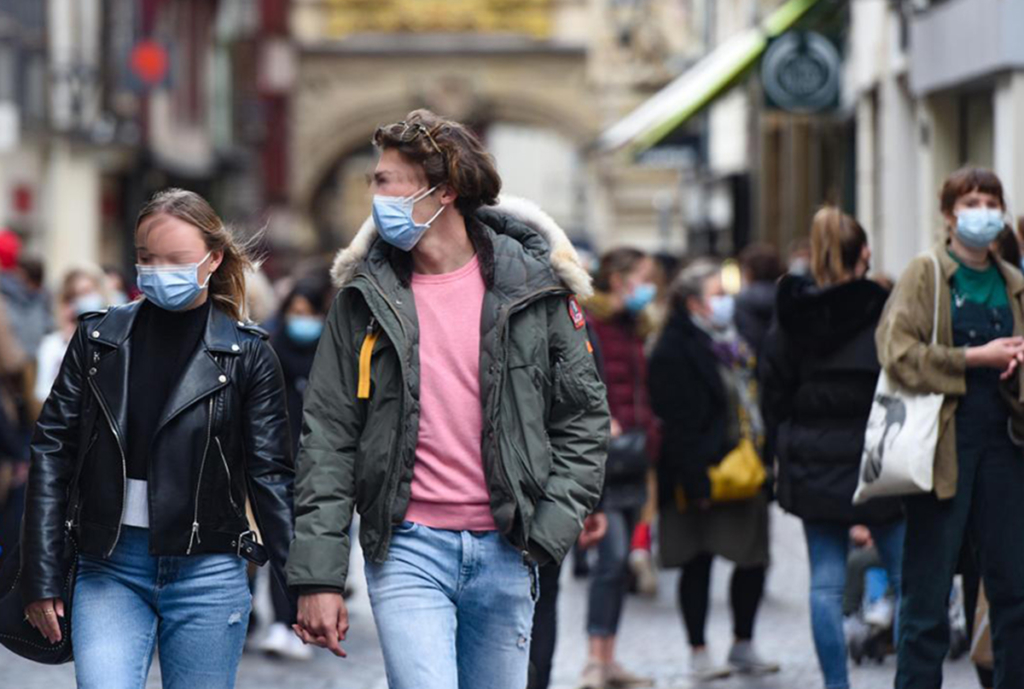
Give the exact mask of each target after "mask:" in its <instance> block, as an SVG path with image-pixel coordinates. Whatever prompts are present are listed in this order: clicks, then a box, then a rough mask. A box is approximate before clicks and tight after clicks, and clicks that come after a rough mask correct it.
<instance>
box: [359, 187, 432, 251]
mask: <svg viewBox="0 0 1024 689" xmlns="http://www.w3.org/2000/svg"><path fill="white" fill-rule="evenodd" d="M438 186H440V185H437V186H433V187H431V188H430V189H427V190H426V191H424V192H422V193H419V194H413V195H412V196H381V195H380V194H374V196H373V222H374V224H376V225H377V232H378V233H379V234H380V238H381V239H383V240H384V241H385V242H387V243H388V244H390V245H391V246H393V247H395V248H397V249H401V250H402V251H412V248H413V247H414V246H416V244H417V243H418V242H419V241H420V239H421V238H422V237H423V234H424V233H425V232H426V231H427V230H428V229H430V225H431V223H433V222H434V221H435V220H437V216H439V215H441V213H442V212H443V211H444V209H445V207H444V206H441V208H440V210H438V211H437V212H436V213H434V217H432V218H431V219H430V220H428V221H427V222H425V223H422V224H421V223H417V222H416V221H415V220H413V219H412V209H413V206H415V205H416V204H417V203H419V202H420V201H422V200H423V199H425V198H427V197H428V196H430V195H431V194H432V193H434V190H435V189H437V187H438Z"/></svg>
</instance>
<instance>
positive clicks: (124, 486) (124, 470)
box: [89, 376, 128, 557]
mask: <svg viewBox="0 0 1024 689" xmlns="http://www.w3.org/2000/svg"><path fill="white" fill-rule="evenodd" d="M89 387H90V388H92V394H94V395H95V396H96V401H97V402H98V403H99V405H100V409H102V410H103V416H104V417H105V418H106V419H107V424H108V425H109V426H110V432H111V433H113V434H114V440H116V441H117V449H118V451H119V452H120V453H121V518H120V519H119V520H118V521H117V534H115V535H114V543H113V545H111V546H110V550H108V551H107V557H110V556H111V555H113V554H114V548H116V547H117V542H118V541H120V540H121V526H122V524H123V523H124V508H125V503H126V498H127V495H128V458H127V457H126V456H125V454H124V445H123V444H122V443H121V434H120V433H118V431H117V424H115V423H114V417H113V416H111V415H110V410H109V409H107V404H106V402H104V401H103V397H102V395H100V391H99V390H98V389H97V387H96V381H95V380H93V378H92V377H91V376H90V378H89Z"/></svg>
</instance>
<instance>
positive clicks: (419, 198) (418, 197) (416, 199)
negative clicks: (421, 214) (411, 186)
mask: <svg viewBox="0 0 1024 689" xmlns="http://www.w3.org/2000/svg"><path fill="white" fill-rule="evenodd" d="M439 186H441V185H440V184H435V185H434V186H432V187H430V188H429V189H427V190H426V191H424V192H422V193H419V194H413V195H412V196H410V197H408V198H410V199H412V202H413V203H419V202H420V201H422V200H423V199H425V198H427V197H428V196H430V195H431V194H433V193H434V192H435V191H437V188H438V187H439Z"/></svg>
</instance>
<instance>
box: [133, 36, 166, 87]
mask: <svg viewBox="0 0 1024 689" xmlns="http://www.w3.org/2000/svg"><path fill="white" fill-rule="evenodd" d="M131 67H132V72H134V73H135V76H137V77H138V78H139V79H140V80H141V81H142V83H144V84H146V85H148V86H153V85H155V84H159V83H160V82H161V81H163V80H164V77H166V76H167V49H166V48H164V47H163V46H162V45H160V44H159V43H157V42H156V41H141V42H140V43H138V44H137V45H136V46H135V47H134V48H133V49H132V55H131Z"/></svg>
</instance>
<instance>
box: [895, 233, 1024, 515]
mask: <svg viewBox="0 0 1024 689" xmlns="http://www.w3.org/2000/svg"><path fill="white" fill-rule="evenodd" d="M933 251H935V252H936V254H937V256H938V258H939V265H941V266H942V281H941V284H940V287H939V289H940V290H941V292H942V293H941V295H940V298H939V331H938V343H937V344H935V345H932V344H931V337H932V313H933V310H934V308H935V273H934V270H933V268H932V266H933V265H934V264H933V263H932V260H931V258H929V257H928V256H927V255H923V256H918V257H917V258H915V259H914V260H913V261H911V263H910V265H909V266H908V267H907V269H906V271H904V273H903V275H902V276H901V277H900V280H899V282H898V283H897V284H896V288H895V289H894V290H893V293H892V295H891V296H890V297H889V301H888V303H887V304H886V307H885V311H884V312H883V313H882V319H881V321H880V322H879V324H878V330H877V331H876V333H875V343H876V344H877V346H878V358H879V361H880V363H881V365H882V367H883V368H884V369H885V371H886V373H888V374H889V375H890V376H891V377H892V378H893V379H894V380H895V381H896V382H897V383H899V384H900V385H902V386H904V387H906V388H907V389H909V390H911V391H914V392H920V393H942V394H944V395H945V396H946V400H945V402H943V404H942V410H941V412H940V419H939V441H938V446H937V448H936V450H935V494H936V496H937V497H938V498H939V499H940V500H948V499H950V498H952V497H953V496H954V495H955V494H956V485H957V458H956V424H955V423H954V417H955V414H956V406H957V403H958V402H959V399H960V396H961V395H964V394H965V393H966V392H967V379H966V373H967V349H966V348H965V347H954V346H953V319H952V294H951V291H950V288H949V281H950V280H951V279H952V277H953V274H954V273H956V271H957V269H958V268H959V267H960V266H959V264H958V263H957V262H956V261H954V260H953V259H952V258H951V257H950V256H949V254H948V253H947V249H946V245H945V244H940V245H938V246H936V247H935V248H934V249H933ZM992 259H993V260H994V261H995V262H996V265H997V266H998V268H999V272H1000V273H1002V275H1003V279H1004V280H1005V281H1006V293H1007V296H1008V297H1009V301H1010V310H1011V311H1012V312H1013V334H1014V335H1024V276H1022V275H1021V273H1020V272H1019V271H1018V270H1017V269H1015V268H1014V267H1013V266H1011V265H1010V264H1009V263H1006V262H1005V261H1001V260H998V259H997V258H995V257H994V256H993V257H992ZM1003 396H1004V398H1006V400H1007V402H1008V403H1009V405H1010V423H1011V424H1012V426H1013V433H1014V436H1015V437H1017V438H1024V369H1019V370H1018V372H1017V375H1016V376H1014V377H1013V378H1012V379H1011V380H1010V381H1007V382H1005V383H1004V384H1003Z"/></svg>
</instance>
